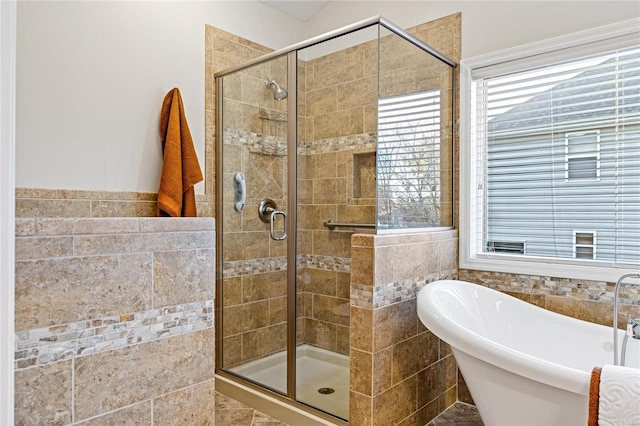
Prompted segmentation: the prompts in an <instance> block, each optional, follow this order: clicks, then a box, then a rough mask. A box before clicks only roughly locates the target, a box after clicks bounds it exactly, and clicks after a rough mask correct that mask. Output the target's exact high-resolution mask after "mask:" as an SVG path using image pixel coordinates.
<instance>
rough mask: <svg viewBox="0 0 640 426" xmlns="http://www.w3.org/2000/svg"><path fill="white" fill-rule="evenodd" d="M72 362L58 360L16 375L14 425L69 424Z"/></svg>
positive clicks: (70, 419)
mask: <svg viewBox="0 0 640 426" xmlns="http://www.w3.org/2000/svg"><path fill="white" fill-rule="evenodd" d="M71 364H72V362H71V361H61V362H56V363H53V364H47V365H43V366H39V367H33V368H28V369H26V370H20V371H16V373H15V401H14V406H15V418H14V421H15V424H16V425H38V424H48V425H66V424H69V423H71V421H72V420H73V419H72V407H71V401H72V399H71V386H72V379H71Z"/></svg>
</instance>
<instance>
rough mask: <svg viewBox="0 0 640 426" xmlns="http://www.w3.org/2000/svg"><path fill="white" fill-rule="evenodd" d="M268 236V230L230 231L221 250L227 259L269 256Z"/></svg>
mask: <svg viewBox="0 0 640 426" xmlns="http://www.w3.org/2000/svg"><path fill="white" fill-rule="evenodd" d="M268 238H269V233H268V231H264V232H229V233H228V234H227V235H226V238H225V245H224V247H222V248H220V250H223V253H224V254H223V257H224V260H225V261H230V260H245V259H252V258H263V257H269V240H268Z"/></svg>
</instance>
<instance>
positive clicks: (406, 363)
mask: <svg viewBox="0 0 640 426" xmlns="http://www.w3.org/2000/svg"><path fill="white" fill-rule="evenodd" d="M457 241H458V238H457V231H455V230H451V231H440V232H426V233H416V234H404V235H402V234H389V235H385V234H383V235H363V234H362V235H354V236H353V238H352V244H353V248H352V256H353V257H352V277H351V353H350V359H351V363H350V368H351V384H350V418H349V421H350V422H351V423H353V424H357V425H381V426H382V425H384V426H390V425H424V424H427V423H428V422H429V421H431V420H432V419H433V418H435V417H436V416H437V415H438V414H440V413H441V412H442V411H444V410H445V409H446V408H447V407H449V406H450V405H451V404H453V403H454V402H455V401H457V371H456V364H455V360H454V358H453V355H452V354H451V351H450V348H449V347H448V345H446V344H445V343H444V342H442V341H440V340H439V339H438V338H437V337H435V336H434V335H433V334H432V333H431V332H430V331H428V330H427V329H426V328H425V327H424V326H423V325H422V323H421V322H420V321H419V319H418V316H417V313H416V294H417V291H418V290H419V289H420V288H422V286H424V285H427V283H429V282H432V281H435V280H438V279H445V278H453V277H456V276H457V257H456V246H457Z"/></svg>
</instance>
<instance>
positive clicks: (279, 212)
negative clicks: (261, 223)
mask: <svg viewBox="0 0 640 426" xmlns="http://www.w3.org/2000/svg"><path fill="white" fill-rule="evenodd" d="M278 215H282V219H283V222H284V223H283V225H282V227H283V231H282V235H280V236H278V237H276V233H275V230H274V228H275V226H274V224H275V222H276V216H278ZM270 222H271V224H270V229H269V233H270V234H271V238H272V239H274V240H276V241H282V240H284V239H285V238H287V214H286V213H285V212H283V211H282V210H273V211H272V212H271V220H270Z"/></svg>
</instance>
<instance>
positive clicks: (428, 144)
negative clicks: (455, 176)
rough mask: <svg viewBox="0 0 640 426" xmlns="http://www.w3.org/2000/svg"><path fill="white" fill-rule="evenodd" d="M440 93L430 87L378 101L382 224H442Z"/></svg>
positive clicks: (391, 225)
mask: <svg viewBox="0 0 640 426" xmlns="http://www.w3.org/2000/svg"><path fill="white" fill-rule="evenodd" d="M440 98H441V96H440V91H439V90H427V91H422V92H417V93H413V94H408V95H400V96H394V97H389V98H384V99H380V100H379V102H378V146H377V162H378V163H377V177H376V178H377V187H378V194H377V198H378V224H379V225H380V226H381V227H390V228H395V227H399V226H402V227H416V226H434V225H435V226H438V225H440V219H441V217H440V202H441V199H440V191H441V187H440V127H441V125H442V124H441V122H440V121H441V120H440V115H441V114H440V109H441V102H440Z"/></svg>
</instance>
